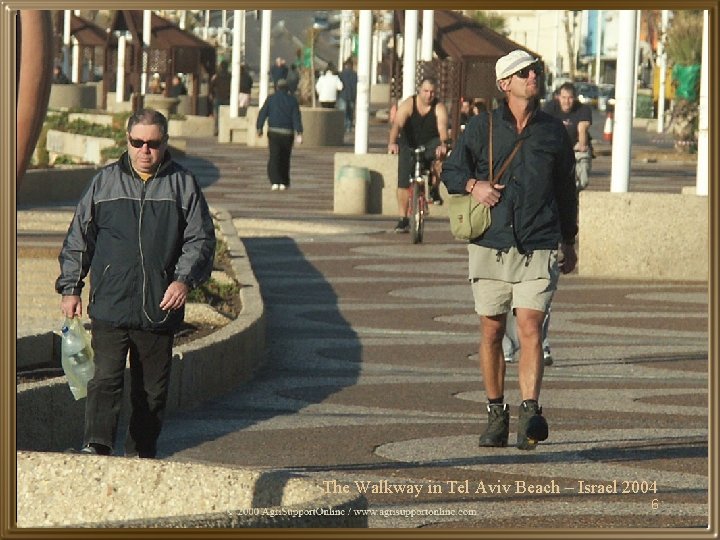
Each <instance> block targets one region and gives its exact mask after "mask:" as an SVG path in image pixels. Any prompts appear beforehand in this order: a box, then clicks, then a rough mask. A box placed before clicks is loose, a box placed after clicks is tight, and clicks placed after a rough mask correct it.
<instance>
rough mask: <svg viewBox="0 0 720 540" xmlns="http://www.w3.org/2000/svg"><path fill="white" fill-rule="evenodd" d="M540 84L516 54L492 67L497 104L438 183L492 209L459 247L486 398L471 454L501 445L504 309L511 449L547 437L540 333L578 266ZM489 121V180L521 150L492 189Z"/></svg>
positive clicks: (556, 136) (569, 203)
mask: <svg viewBox="0 0 720 540" xmlns="http://www.w3.org/2000/svg"><path fill="white" fill-rule="evenodd" d="M542 75H543V71H542V67H541V65H540V63H539V62H538V60H537V59H535V58H533V57H532V56H531V55H530V54H528V53H527V52H525V51H522V50H515V51H512V52H511V53H509V54H507V55H506V56H503V57H502V58H500V59H499V60H498V61H497V63H496V66H495V76H496V81H497V86H498V88H499V89H500V90H501V91H502V92H503V93H504V94H505V101H504V102H503V103H502V104H501V105H500V106H499V107H498V108H497V109H495V110H494V111H490V112H483V113H481V114H480V115H479V116H474V117H472V118H471V119H470V120H469V121H468V123H467V125H466V126H465V130H464V131H463V133H462V135H460V138H459V140H458V142H457V145H456V147H455V149H454V150H453V152H452V154H451V156H450V158H449V159H448V160H447V161H446V162H445V163H444V166H443V173H442V180H443V182H445V185H446V186H447V188H448V192H449V193H470V194H471V196H472V198H473V199H474V200H475V201H476V202H478V203H480V204H483V205H485V206H486V207H488V208H490V209H491V225H490V227H489V228H488V229H487V230H486V231H485V232H484V233H483V234H482V235H480V236H479V237H477V238H474V239H472V240H471V242H470V243H469V245H468V252H469V279H470V281H471V283H472V291H473V297H474V300H475V311H476V312H477V313H478V315H479V316H480V328H481V329H480V331H481V334H482V336H481V342H480V364H481V370H482V374H483V382H484V385H485V392H486V394H487V399H488V405H487V411H488V425H487V428H486V430H485V432H484V433H483V434H482V435H481V436H480V441H479V444H480V446H505V445H506V444H507V441H508V433H509V425H510V413H509V408H508V406H507V405H506V404H505V402H504V399H505V396H504V391H505V361H504V358H503V350H502V339H503V335H504V334H505V324H506V318H507V313H508V312H509V311H510V310H511V309H512V310H513V311H514V312H515V315H516V318H517V327H518V335H519V338H520V359H519V363H518V378H519V383H520V394H521V399H522V403H521V404H520V411H519V415H518V416H519V419H518V430H517V448H519V449H521V450H532V449H534V448H535V447H536V445H537V443H538V442H539V441H543V440H545V439H546V438H547V436H548V425H547V421H546V420H545V418H544V416H543V415H542V408H541V407H540V406H539V404H538V399H539V396H540V386H541V383H542V376H543V368H544V365H543V353H542V330H541V329H542V323H543V319H544V318H545V313H546V312H547V310H548V309H549V307H550V302H551V301H552V297H553V293H554V292H555V289H556V287H557V282H558V277H559V274H560V272H562V273H568V272H572V270H573V269H574V268H575V265H576V262H577V256H576V253H575V246H574V244H575V236H576V235H577V232H578V227H577V212H578V199H577V191H576V187H575V173H574V167H575V157H574V154H573V149H572V145H571V144H570V139H569V137H568V134H567V131H566V130H565V128H564V127H563V125H562V122H560V121H559V120H558V119H556V118H553V117H552V116H550V115H549V114H547V113H544V112H542V111H541V110H539V108H538V96H539V92H540V88H541V86H542V82H543V81H542ZM490 114H491V115H492V119H493V127H492V130H493V131H492V136H493V169H494V170H495V171H498V170H499V169H500V168H501V167H502V166H503V163H504V161H505V160H506V159H507V157H508V156H509V155H510V154H511V153H512V151H513V149H514V147H515V146H516V143H518V142H522V145H521V146H520V149H519V152H518V153H517V154H516V155H515V157H514V158H513V160H512V161H511V162H510V164H509V166H508V168H507V170H506V171H505V173H504V175H503V177H502V178H494V180H493V182H489V181H488V180H487V179H488V178H489V177H490V175H489V159H488V150H489V148H488V147H489V145H488V132H489V122H488V115H490ZM493 177H494V175H493ZM558 248H560V249H558Z"/></svg>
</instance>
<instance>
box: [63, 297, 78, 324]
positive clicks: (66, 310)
mask: <svg viewBox="0 0 720 540" xmlns="http://www.w3.org/2000/svg"><path fill="white" fill-rule="evenodd" d="M60 311H62V314H63V315H65V316H66V317H67V318H68V319H72V318H73V317H74V316H75V315H77V316H78V317H82V299H81V298H80V297H79V296H76V295H72V294H68V295H63V297H62V300H61V301H60Z"/></svg>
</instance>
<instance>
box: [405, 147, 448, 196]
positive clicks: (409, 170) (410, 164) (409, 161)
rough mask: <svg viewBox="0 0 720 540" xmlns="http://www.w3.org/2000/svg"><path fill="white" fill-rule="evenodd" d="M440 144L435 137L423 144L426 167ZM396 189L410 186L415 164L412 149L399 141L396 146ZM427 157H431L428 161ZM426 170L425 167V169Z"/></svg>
mask: <svg viewBox="0 0 720 540" xmlns="http://www.w3.org/2000/svg"><path fill="white" fill-rule="evenodd" d="M439 144H440V138H439V137H435V138H434V139H430V140H429V141H428V142H426V143H425V145H424V146H425V159H426V161H427V163H426V164H425V165H426V166H429V165H430V162H431V161H432V160H433V159H434V156H435V149H436V148H437V147H438V145H439ZM398 148H399V150H398V188H407V187H409V186H410V176H411V175H412V174H414V172H415V162H414V156H413V153H412V149H411V148H410V147H409V146H408V145H407V144H404V143H403V142H402V141H400V144H398ZM428 156H431V157H430V159H429V160H428ZM425 168H427V167H425Z"/></svg>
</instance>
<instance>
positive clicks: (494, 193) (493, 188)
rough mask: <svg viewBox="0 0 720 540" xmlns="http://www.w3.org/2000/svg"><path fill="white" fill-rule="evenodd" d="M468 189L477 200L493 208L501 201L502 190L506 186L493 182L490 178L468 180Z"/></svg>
mask: <svg viewBox="0 0 720 540" xmlns="http://www.w3.org/2000/svg"><path fill="white" fill-rule="evenodd" d="M465 189H466V191H467V190H470V191H469V193H470V195H472V198H473V200H474V201H475V202H478V203H480V204H484V205H485V206H487V207H488V208H492V207H493V206H495V205H496V204H497V203H499V202H500V197H501V196H502V193H501V192H502V190H503V189H505V186H504V185H502V184H491V183H490V182H489V181H488V180H477V181H476V180H474V179H470V180H468V183H467V185H466V188H465Z"/></svg>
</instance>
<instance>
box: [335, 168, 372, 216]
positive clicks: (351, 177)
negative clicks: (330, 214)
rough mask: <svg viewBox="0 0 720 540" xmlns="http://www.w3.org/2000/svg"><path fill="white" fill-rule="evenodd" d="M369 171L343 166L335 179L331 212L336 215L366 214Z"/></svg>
mask: <svg viewBox="0 0 720 540" xmlns="http://www.w3.org/2000/svg"><path fill="white" fill-rule="evenodd" d="M369 184H370V171H369V170H368V169H367V167H355V166H354V165H343V166H342V167H340V170H339V171H338V175H337V178H336V179H335V194H334V195H335V196H334V205H333V210H334V212H335V213H336V214H366V213H367V196H368V185H369Z"/></svg>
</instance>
